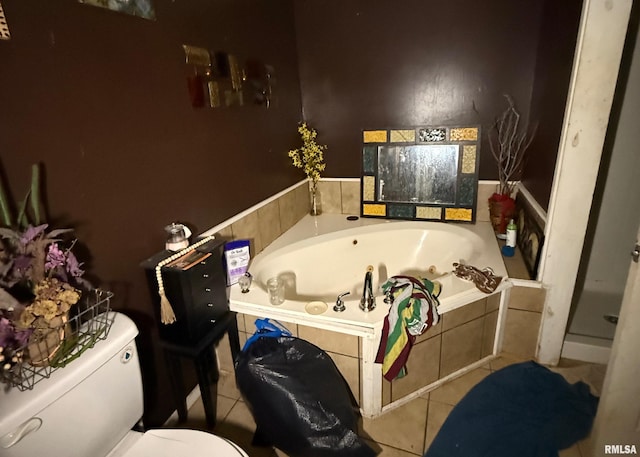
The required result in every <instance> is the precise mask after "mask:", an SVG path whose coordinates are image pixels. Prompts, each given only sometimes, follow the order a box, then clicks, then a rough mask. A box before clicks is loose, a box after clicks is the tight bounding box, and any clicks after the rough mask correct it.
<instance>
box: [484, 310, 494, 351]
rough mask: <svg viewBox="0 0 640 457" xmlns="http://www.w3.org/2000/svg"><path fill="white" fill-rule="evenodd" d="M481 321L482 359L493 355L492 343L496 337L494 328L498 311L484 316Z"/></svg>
mask: <svg viewBox="0 0 640 457" xmlns="http://www.w3.org/2000/svg"><path fill="white" fill-rule="evenodd" d="M483 319H484V327H483V331H482V357H486V356H488V355H491V354H493V343H494V340H495V337H496V326H497V324H498V311H492V312H490V313H488V314H486V315H485V316H484V318H483Z"/></svg>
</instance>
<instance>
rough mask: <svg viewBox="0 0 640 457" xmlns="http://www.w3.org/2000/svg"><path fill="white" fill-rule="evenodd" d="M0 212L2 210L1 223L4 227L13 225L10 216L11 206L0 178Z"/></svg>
mask: <svg viewBox="0 0 640 457" xmlns="http://www.w3.org/2000/svg"><path fill="white" fill-rule="evenodd" d="M0 212H2V223H3V225H4V226H5V227H12V226H13V218H12V217H11V208H10V207H9V202H8V201H7V191H6V189H5V187H4V183H3V182H2V180H0Z"/></svg>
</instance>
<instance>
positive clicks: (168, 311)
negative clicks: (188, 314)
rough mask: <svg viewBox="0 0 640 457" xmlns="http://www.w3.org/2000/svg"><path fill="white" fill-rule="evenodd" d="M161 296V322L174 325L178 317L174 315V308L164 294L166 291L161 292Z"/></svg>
mask: <svg viewBox="0 0 640 457" xmlns="http://www.w3.org/2000/svg"><path fill="white" fill-rule="evenodd" d="M158 293H159V294H160V320H161V321H162V323H163V324H165V325H167V324H173V323H174V322H175V321H176V315H175V314H174V313H173V308H172V307H171V303H169V299H168V298H167V296H166V295H165V293H164V289H162V290H159V291H158Z"/></svg>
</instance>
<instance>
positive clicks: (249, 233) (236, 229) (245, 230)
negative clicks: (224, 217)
mask: <svg viewBox="0 0 640 457" xmlns="http://www.w3.org/2000/svg"><path fill="white" fill-rule="evenodd" d="M231 229H232V230H233V236H234V237H235V239H236V240H242V239H248V240H249V241H250V242H251V257H255V256H256V255H258V254H259V253H260V251H262V249H263V245H262V240H261V239H260V222H259V220H258V213H257V212H255V211H254V212H253V213H250V214H247V215H246V216H244V217H243V218H242V219H240V220H238V221H236V222H234V223H233V224H231Z"/></svg>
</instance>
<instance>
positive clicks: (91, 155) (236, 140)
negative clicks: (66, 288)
mask: <svg viewBox="0 0 640 457" xmlns="http://www.w3.org/2000/svg"><path fill="white" fill-rule="evenodd" d="M2 4H3V7H4V11H5V14H6V17H7V20H8V24H9V28H10V32H11V40H9V41H2V40H0V162H1V163H0V165H1V167H0V168H1V169H2V170H3V172H4V174H5V177H6V178H8V183H9V186H10V188H11V189H12V190H13V193H14V198H16V199H21V198H22V197H23V195H24V194H25V193H26V190H27V188H28V183H29V173H30V166H31V164H32V163H35V162H38V161H41V162H43V163H44V166H45V170H46V178H47V183H46V189H47V193H48V198H47V200H48V203H49V214H50V221H52V222H54V223H55V224H56V225H57V226H73V227H75V228H76V229H77V236H78V238H79V239H80V240H81V241H82V242H83V243H85V244H86V245H87V246H88V248H89V250H90V252H91V256H92V257H91V259H90V262H89V266H90V271H91V272H92V273H93V275H94V276H95V277H96V278H97V279H96V285H98V284H99V285H102V286H103V287H105V288H109V289H111V290H113V291H114V292H115V293H116V298H115V302H114V305H115V308H116V309H119V310H123V311H125V312H127V313H128V314H130V315H132V316H133V317H134V319H135V320H136V323H137V324H138V326H139V327H140V328H141V329H142V331H143V336H142V338H141V345H142V348H141V351H140V352H141V356H142V357H143V358H144V360H143V362H144V363H145V370H144V375H145V389H146V394H147V398H146V407H147V422H148V423H149V424H151V425H153V424H157V423H158V421H161V420H164V419H166V417H167V416H168V414H169V412H170V411H172V410H173V405H172V402H171V401H170V398H171V397H170V396H169V389H168V383H167V382H166V378H165V374H164V371H163V369H162V366H161V365H162V358H161V357H159V356H158V353H157V352H158V351H157V349H156V350H155V352H156V356H155V357H150V354H153V353H154V349H151V348H152V347H153V346H154V345H153V343H152V341H153V340H154V339H155V336H153V335H154V332H153V330H152V329H153V328H154V323H153V321H152V317H151V316H152V311H151V309H150V307H151V305H150V299H149V293H148V290H147V286H146V283H145V279H144V273H143V271H142V270H141V268H140V267H139V266H138V265H139V263H140V262H141V261H142V260H144V259H146V258H147V257H149V256H150V255H152V254H153V253H155V252H157V251H159V250H161V249H163V247H164V241H165V235H164V232H163V227H164V225H166V224H167V223H169V222H171V221H174V220H180V221H182V222H185V223H188V224H190V225H191V227H192V228H193V229H195V232H196V233H199V232H202V231H204V230H206V229H209V228H210V227H212V226H214V225H216V224H217V223H219V222H221V221H223V220H225V219H227V218H228V217H230V216H232V215H234V214H237V213H238V212H240V211H242V210H244V209H246V208H248V207H250V206H251V205H253V204H255V203H257V202H259V201H261V200H263V199H264V198H266V197H268V196H270V195H272V194H274V193H276V192H278V191H280V190H282V189H284V188H286V187H288V186H289V185H291V184H293V183H295V182H297V181H299V180H300V179H301V175H300V174H299V170H295V169H293V167H290V166H289V164H288V161H289V159H288V157H287V156H286V151H288V150H289V149H290V147H291V146H292V145H295V143H296V142H297V138H298V137H297V132H296V125H297V123H298V122H299V120H300V118H301V102H300V89H299V82H298V70H297V57H296V48H295V35H294V27H293V22H294V18H293V7H292V2H291V1H290V0H278V1H274V0H216V1H211V0H189V1H178V2H174V1H171V0H154V4H155V7H156V13H157V20H156V21H148V20H144V19H140V18H136V17H132V16H128V15H125V14H120V13H116V12H112V11H108V10H105V9H102V8H97V7H92V6H87V5H82V4H81V3H79V2H77V1H76V0H52V1H46V2H43V1H36V0H2ZM183 43H186V44H192V45H196V46H202V47H206V48H209V49H211V50H213V51H227V52H230V53H234V54H236V55H238V57H240V58H241V60H243V59H246V58H257V59H260V60H262V61H263V62H266V63H270V64H272V65H273V66H274V67H275V69H276V75H277V96H278V99H279V103H278V106H277V107H275V108H272V109H269V110H266V109H265V108H261V107H257V106H247V107H243V108H228V109H218V110H211V109H209V110H206V109H200V110H196V109H193V108H192V107H191V106H190V103H189V98H188V93H187V85H186V80H185V65H184V59H185V56H184V53H183V51H182V44H183ZM85 260H86V259H85ZM158 378H159V379H160V382H156V379H158Z"/></svg>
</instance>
